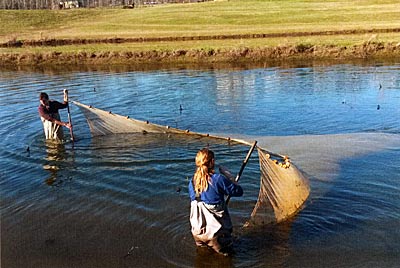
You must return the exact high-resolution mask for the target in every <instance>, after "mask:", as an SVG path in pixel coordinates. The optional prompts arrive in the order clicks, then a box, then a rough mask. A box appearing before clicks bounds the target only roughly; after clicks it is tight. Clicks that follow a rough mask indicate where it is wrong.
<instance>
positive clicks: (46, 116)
mask: <svg viewBox="0 0 400 268" xmlns="http://www.w3.org/2000/svg"><path fill="white" fill-rule="evenodd" d="M38 111H39V115H40V116H41V117H43V118H44V119H46V120H48V121H53V118H52V117H51V116H50V115H49V114H48V113H46V111H45V110H44V108H43V106H39V108H38Z"/></svg>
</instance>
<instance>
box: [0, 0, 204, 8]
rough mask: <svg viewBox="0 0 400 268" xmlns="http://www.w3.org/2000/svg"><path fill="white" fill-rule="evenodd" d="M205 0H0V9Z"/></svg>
mask: <svg viewBox="0 0 400 268" xmlns="http://www.w3.org/2000/svg"><path fill="white" fill-rule="evenodd" d="M203 1H204V0H73V1H72V0H0V9H62V8H73V7H76V3H78V6H79V7H90V8H93V7H119V6H120V7H123V6H135V7H137V6H141V5H154V4H163V3H189V2H203Z"/></svg>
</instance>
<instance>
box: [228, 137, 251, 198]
mask: <svg viewBox="0 0 400 268" xmlns="http://www.w3.org/2000/svg"><path fill="white" fill-rule="evenodd" d="M256 146H257V141H254V143H253V145H252V146H251V148H250V150H249V151H248V152H247V155H246V158H245V159H244V160H243V163H242V166H241V167H240V170H239V172H238V174H237V175H236V178H235V182H238V181H239V180H240V177H241V176H242V173H243V170H244V168H245V167H246V165H247V162H249V159H250V156H251V154H252V153H253V151H254V149H255V148H256ZM230 199H231V196H228V197H227V198H226V201H225V204H226V205H228V203H229V200H230Z"/></svg>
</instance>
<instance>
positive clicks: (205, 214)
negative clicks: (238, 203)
mask: <svg viewBox="0 0 400 268" xmlns="http://www.w3.org/2000/svg"><path fill="white" fill-rule="evenodd" d="M214 166H215V159H214V152H212V151H211V150H209V149H207V148H204V149H202V150H200V151H199V152H198V153H197V155H196V171H195V173H194V176H193V179H192V180H191V181H190V182H189V196H190V200H191V209H190V223H191V232H192V235H193V238H194V240H195V242H196V245H197V246H208V247H211V248H212V249H214V250H215V251H216V252H218V253H221V254H224V255H227V254H228V253H229V252H231V250H232V248H231V246H232V231H233V228H232V221H231V218H230V216H229V211H228V207H227V206H226V204H225V196H228V195H229V196H242V195H243V189H242V187H241V186H240V185H238V184H237V183H236V182H234V181H231V180H229V179H228V178H226V177H225V176H224V175H222V174H217V173H215V171H214Z"/></svg>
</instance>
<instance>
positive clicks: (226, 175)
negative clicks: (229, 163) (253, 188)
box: [219, 166, 235, 181]
mask: <svg viewBox="0 0 400 268" xmlns="http://www.w3.org/2000/svg"><path fill="white" fill-rule="evenodd" d="M219 172H221V173H222V174H223V175H224V176H225V177H227V178H228V179H229V180H231V181H235V176H233V175H232V173H231V172H230V171H229V170H228V169H227V168H226V167H224V166H219Z"/></svg>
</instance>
